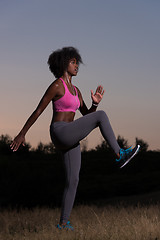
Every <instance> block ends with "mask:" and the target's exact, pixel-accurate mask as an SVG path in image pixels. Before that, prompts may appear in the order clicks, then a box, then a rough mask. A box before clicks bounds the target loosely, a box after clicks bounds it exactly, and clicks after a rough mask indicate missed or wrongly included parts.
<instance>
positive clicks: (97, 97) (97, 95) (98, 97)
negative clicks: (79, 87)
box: [91, 85, 105, 104]
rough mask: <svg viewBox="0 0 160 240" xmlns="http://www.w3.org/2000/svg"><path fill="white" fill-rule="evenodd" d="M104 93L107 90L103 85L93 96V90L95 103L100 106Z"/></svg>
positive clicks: (92, 96)
mask: <svg viewBox="0 0 160 240" xmlns="http://www.w3.org/2000/svg"><path fill="white" fill-rule="evenodd" d="M104 92H105V90H103V87H102V86H101V85H100V86H98V87H97V89H96V92H95V94H93V91H92V90H91V98H92V101H93V103H96V104H99V103H100V101H101V100H102V98H103V94H104Z"/></svg>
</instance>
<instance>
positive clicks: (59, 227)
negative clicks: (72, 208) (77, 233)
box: [57, 221, 74, 231]
mask: <svg viewBox="0 0 160 240" xmlns="http://www.w3.org/2000/svg"><path fill="white" fill-rule="evenodd" d="M57 228H58V229H60V230H62V229H65V230H70V231H73V230H74V227H72V225H71V224H70V221H68V222H67V223H66V224H65V225H60V224H58V225H57Z"/></svg>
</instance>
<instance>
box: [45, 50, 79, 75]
mask: <svg viewBox="0 0 160 240" xmlns="http://www.w3.org/2000/svg"><path fill="white" fill-rule="evenodd" d="M73 58H75V59H76V61H77V63H78V64H80V63H83V62H82V58H81V56H80V54H79V51H78V50H77V49H76V48H74V47H64V48H62V49H58V50H56V51H54V52H52V53H51V55H50V56H49V58H48V62H47V63H48V65H49V69H50V71H51V72H52V73H53V75H54V76H55V77H56V78H60V77H61V76H62V75H63V74H64V72H65V71H66V70H67V67H68V64H69V61H70V60H71V59H73Z"/></svg>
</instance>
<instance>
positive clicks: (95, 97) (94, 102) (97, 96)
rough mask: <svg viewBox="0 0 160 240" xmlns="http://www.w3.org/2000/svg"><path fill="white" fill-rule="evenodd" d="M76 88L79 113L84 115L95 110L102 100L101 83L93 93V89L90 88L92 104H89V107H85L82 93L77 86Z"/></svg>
mask: <svg viewBox="0 0 160 240" xmlns="http://www.w3.org/2000/svg"><path fill="white" fill-rule="evenodd" d="M77 90H78V96H79V100H80V108H79V109H80V112H81V114H82V115H83V116H84V115H86V114H88V113H91V112H95V111H96V109H97V107H98V104H99V103H100V101H101V100H102V98H103V95H104V92H105V90H104V89H103V87H102V86H101V85H100V86H98V87H97V89H96V92H95V94H93V90H91V99H92V105H91V107H90V109H88V108H87V106H86V104H85V102H84V100H83V98H82V94H81V92H80V91H79V89H78V88H77Z"/></svg>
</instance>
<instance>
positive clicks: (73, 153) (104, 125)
mask: <svg viewBox="0 0 160 240" xmlns="http://www.w3.org/2000/svg"><path fill="white" fill-rule="evenodd" d="M96 127H99V128H100V131H101V133H102V136H103V137H104V139H105V140H106V141H107V142H108V144H109V145H110V147H111V148H112V149H113V151H114V152H115V153H116V154H117V153H119V150H120V147H119V145H118V143H117V140H116V138H115V135H114V132H113V130H112V127H111V125H110V122H109V119H108V117H107V115H106V113H105V112H104V111H97V112H93V113H89V114H87V115H85V116H83V117H81V118H79V119H77V120H75V121H73V122H52V123H51V126H50V135H51V139H52V142H53V143H54V145H55V146H56V147H57V148H58V149H60V150H61V153H62V157H63V161H64V165H65V171H66V185H65V190H64V195H63V200H62V212H61V218H60V222H67V221H68V218H69V216H70V213H71V210H72V207H73V203H74V199H75V195H76V190H77V185H78V181H79V171H80V166H81V152H80V144H79V141H81V140H82V139H84V138H85V137H86V136H87V135H88V134H89V133H90V132H91V131H92V130H93V129H95V128H96Z"/></svg>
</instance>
